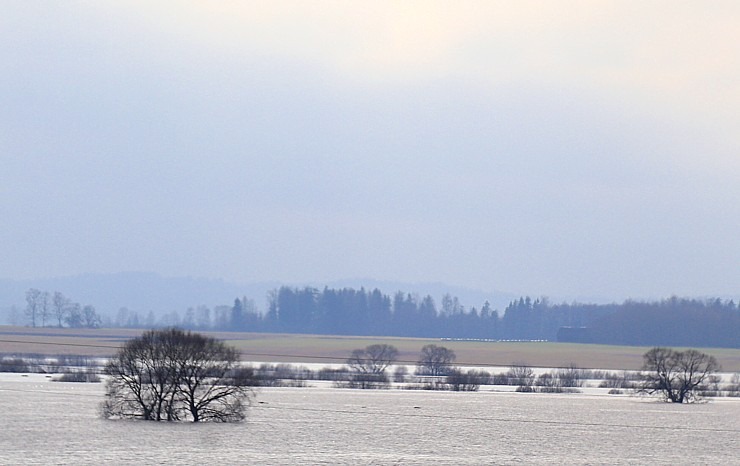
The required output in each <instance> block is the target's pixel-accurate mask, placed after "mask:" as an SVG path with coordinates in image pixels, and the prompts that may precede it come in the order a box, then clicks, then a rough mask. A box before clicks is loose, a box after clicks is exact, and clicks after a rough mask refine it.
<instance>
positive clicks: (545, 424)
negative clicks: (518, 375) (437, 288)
mask: <svg viewBox="0 0 740 466" xmlns="http://www.w3.org/2000/svg"><path fill="white" fill-rule="evenodd" d="M487 389H488V390H487ZM589 393H590V392H589ZM102 396H103V385H102V384H74V383H58V382H51V381H49V380H48V379H47V378H45V377H44V376H41V375H30V376H27V377H23V376H21V375H19V374H3V375H2V376H1V377H0V463H2V464H77V465H78V464H96V465H97V464H147V465H150V464H275V465H282V464H301V465H303V464H351V465H363V464H364V465H386V464H403V465H425V464H436V465H439V464H443V465H464V464H469V465H481V464H514V463H525V464H722V465H731V464H740V400H738V399H717V400H712V401H710V402H708V403H704V404H694V405H675V404H666V403H661V402H657V401H654V400H651V399H646V398H642V397H632V396H609V395H604V394H530V393H511V392H498V391H491V390H490V387H484V389H483V391H480V392H475V393H454V392H429V391H410V390H378V391H370V390H367V391H363V390H346V389H334V388H331V387H328V386H325V385H324V386H318V387H309V388H263V389H260V391H259V392H258V394H257V397H256V398H255V402H254V404H253V406H252V407H251V408H250V409H249V414H248V420H247V421H246V422H244V423H241V424H171V423H154V422H141V421H105V420H102V419H100V418H99V416H98V405H99V403H100V401H101V400H102Z"/></svg>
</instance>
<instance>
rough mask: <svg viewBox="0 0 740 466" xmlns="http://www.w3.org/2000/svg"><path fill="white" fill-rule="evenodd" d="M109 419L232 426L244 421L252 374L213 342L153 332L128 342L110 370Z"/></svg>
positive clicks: (231, 352) (174, 331)
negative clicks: (189, 422)
mask: <svg viewBox="0 0 740 466" xmlns="http://www.w3.org/2000/svg"><path fill="white" fill-rule="evenodd" d="M106 373H107V374H108V375H109V376H110V378H109V380H108V383H107V393H106V402H105V403H104V406H103V413H104V416H105V417H109V418H112V417H122V418H140V419H145V420H155V421H161V420H167V421H179V420H192V421H193V422H202V421H215V422H229V421H238V420H242V419H243V418H244V409H245V407H246V406H247V404H248V402H249V398H250V397H251V395H252V389H251V386H253V385H254V379H253V373H252V371H251V370H249V369H244V368H241V367H239V354H238V352H237V351H236V350H235V349H234V348H231V347H229V346H227V345H225V344H224V343H223V342H221V341H218V340H216V339H214V338H210V337H206V336H203V335H200V334H197V333H191V332H185V331H182V330H179V329H166V330H151V331H148V332H145V333H144V334H143V335H142V336H141V337H139V338H135V339H133V340H130V341H129V342H127V343H126V344H125V345H124V347H123V348H122V349H121V350H120V351H119V352H118V354H116V356H115V357H114V358H112V359H111V361H110V362H109V363H108V365H107V366H106Z"/></svg>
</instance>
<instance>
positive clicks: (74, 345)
mask: <svg viewBox="0 0 740 466" xmlns="http://www.w3.org/2000/svg"><path fill="white" fill-rule="evenodd" d="M204 333H207V334H208V335H211V336H214V337H216V338H220V339H223V340H226V341H227V342H228V343H229V344H231V345H234V346H235V347H236V348H238V349H239V350H240V351H241V352H242V359H243V360H245V361H252V362H292V363H327V364H328V363H343V362H344V360H345V359H346V358H347V356H348V355H349V353H350V352H351V351H352V350H353V349H356V348H363V347H365V346H367V345H371V344H375V343H388V344H392V345H395V346H396V347H397V348H398V349H399V352H400V356H399V359H400V360H401V361H404V362H408V363H409V364H413V362H414V361H416V359H417V358H418V355H419V351H420V350H421V347H422V346H424V345H426V344H436V345H441V346H446V347H448V348H450V349H453V350H454V351H455V353H456V354H457V363H458V364H462V365H472V366H478V365H482V366H509V365H511V364H512V363H523V364H527V365H530V366H536V367H562V366H567V365H570V364H571V363H572V364H575V365H577V366H578V367H582V368H600V369H611V370H618V369H639V368H640V366H641V365H642V355H643V354H644V353H645V351H647V349H649V348H645V347H636V346H609V345H586V344H574V343H553V342H508V341H502V342H493V341H467V340H466V341H460V340H440V339H433V338H398V337H352V336H331V335H301V334H270V333H240V332H204ZM139 334H141V330H136V329H59V328H29V327H8V326H0V353H3V354H9V353H26V354H29V353H30V354H46V355H56V354H80V355H87V356H109V355H111V354H112V353H114V352H115V351H116V349H117V348H118V347H119V346H120V345H121V344H122V342H124V341H125V340H127V339H128V338H131V337H135V336H137V335H139ZM699 349H700V350H701V351H703V352H706V353H708V354H711V355H713V356H715V357H716V358H717V360H718V361H719V362H720V364H721V365H722V370H723V371H726V372H740V349H728V348H699Z"/></svg>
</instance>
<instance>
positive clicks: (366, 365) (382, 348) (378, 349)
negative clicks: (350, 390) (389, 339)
mask: <svg viewBox="0 0 740 466" xmlns="http://www.w3.org/2000/svg"><path fill="white" fill-rule="evenodd" d="M397 359H398V349H397V348H396V347H395V346H393V345H387V344H377V345H370V346H368V347H366V348H364V349H356V350H354V351H352V353H351V355H350V357H349V358H348V359H347V365H348V366H349V367H350V369H351V370H352V375H351V377H350V386H351V387H357V388H382V387H384V386H387V384H388V377H387V375H386V374H385V370H386V369H387V368H388V366H390V365H391V364H393V363H394V362H395V361H396V360H397Z"/></svg>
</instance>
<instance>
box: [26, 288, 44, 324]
mask: <svg viewBox="0 0 740 466" xmlns="http://www.w3.org/2000/svg"><path fill="white" fill-rule="evenodd" d="M42 294H43V292H42V291H41V290H38V289H36V288H31V289H29V290H28V291H26V310H25V314H26V316H27V317H28V320H29V321H30V322H31V327H35V326H36V319H37V318H38V317H39V312H40V309H41V295H42Z"/></svg>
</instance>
